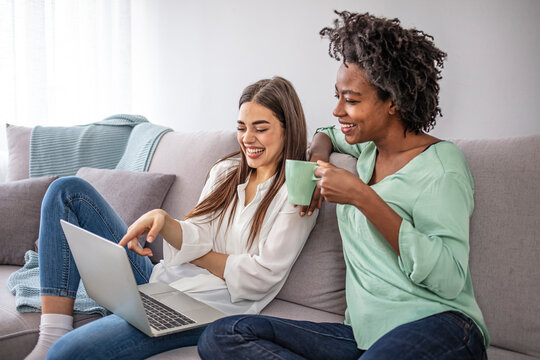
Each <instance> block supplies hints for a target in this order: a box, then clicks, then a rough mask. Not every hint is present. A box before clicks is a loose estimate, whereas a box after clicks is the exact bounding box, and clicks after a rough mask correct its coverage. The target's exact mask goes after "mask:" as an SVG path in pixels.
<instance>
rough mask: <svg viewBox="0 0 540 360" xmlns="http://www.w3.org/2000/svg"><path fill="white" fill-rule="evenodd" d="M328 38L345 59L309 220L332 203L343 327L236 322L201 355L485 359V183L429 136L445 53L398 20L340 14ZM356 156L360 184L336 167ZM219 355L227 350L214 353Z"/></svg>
mask: <svg viewBox="0 0 540 360" xmlns="http://www.w3.org/2000/svg"><path fill="white" fill-rule="evenodd" d="M337 14H338V15H339V18H338V19H337V20H336V21H335V23H334V27H326V28H324V29H322V30H321V32H320V34H321V36H323V37H327V38H329V39H330V47H329V53H330V56H331V57H333V58H335V59H336V60H342V65H341V66H340V68H339V71H338V74H337V81H336V87H335V91H336V98H337V105H336V108H335V110H334V116H336V117H337V118H338V121H339V124H340V129H336V128H335V127H333V126H332V127H326V128H321V129H318V130H317V133H316V135H315V136H314V138H313V142H312V145H311V147H310V153H311V161H317V163H318V165H319V167H318V168H317V169H316V170H315V175H316V176H318V177H320V178H321V180H320V181H319V182H318V187H317V190H316V191H315V193H314V195H313V199H312V202H311V205H310V206H305V207H302V208H301V210H300V211H301V214H302V215H304V214H305V213H306V212H307V215H310V214H311V213H312V212H313V211H314V209H315V208H317V207H320V203H321V201H322V199H323V198H324V199H326V200H327V201H330V202H335V203H337V204H338V206H337V216H338V220H339V227H340V233H341V237H342V239H343V251H344V257H345V263H346V265H347V271H346V298H347V311H346V313H345V322H344V324H332V323H313V322H307V321H293V320H286V319H278V318H272V317H264V316H244V315H242V316H236V317H231V318H226V319H223V320H220V321H218V322H216V323H214V324H212V325H211V326H210V327H209V328H207V330H206V331H205V333H204V334H203V336H202V337H201V338H200V340H199V352H200V354H201V356H202V358H203V359H231V358H235V359H239V358H249V359H263V358H264V359H303V358H308V359H358V358H361V359H362V360H365V359H377V360H381V359H438V360H440V359H485V358H486V352H485V349H486V347H487V345H488V344H489V336H488V332H487V329H486V326H485V323H484V319H483V316H482V312H481V311H480V308H479V307H478V305H477V303H476V300H475V298H474V293H473V289H472V283H471V276H470V272H469V267H468V256H469V218H470V216H471V214H472V211H473V207H474V201H473V190H474V184H473V180H472V177H471V174H470V171H469V167H468V165H467V162H466V160H465V158H464V156H463V154H462V153H461V151H460V150H459V149H458V148H457V147H456V146H455V145H454V144H452V143H451V142H449V141H443V140H440V139H437V138H435V137H433V136H431V135H428V134H427V132H428V131H429V130H431V129H432V128H433V127H434V125H435V120H436V117H437V116H438V115H441V111H440V108H439V105H438V104H439V99H438V93H439V85H438V80H440V78H441V75H440V72H441V69H442V67H443V61H444V59H445V57H446V54H445V53H444V52H442V51H441V50H439V49H438V48H437V47H436V46H435V45H434V43H433V38H432V37H431V36H429V35H427V34H425V33H424V32H422V31H419V30H415V29H404V28H402V27H401V25H400V22H399V20H398V19H392V20H389V19H385V18H377V17H375V16H372V15H370V14H367V13H366V14H354V13H350V12H347V11H344V12H337ZM332 151H337V152H342V153H347V154H350V155H353V156H355V157H356V158H358V163H357V170H358V176H356V175H354V174H352V173H350V172H348V171H346V170H344V169H340V168H337V167H335V166H333V165H331V164H329V163H328V159H329V155H330V153H331V152H332ZM218 348H219V350H217V349H218Z"/></svg>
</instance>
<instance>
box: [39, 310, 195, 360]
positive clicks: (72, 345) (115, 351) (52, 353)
mask: <svg viewBox="0 0 540 360" xmlns="http://www.w3.org/2000/svg"><path fill="white" fill-rule="evenodd" d="M203 330H204V327H200V328H196V329H190V330H186V331H183V332H179V333H175V334H170V335H165V336H159V337H150V336H147V335H145V334H144V333H142V332H140V331H139V330H137V329H136V328H134V327H133V326H131V325H130V324H128V323H127V322H126V321H125V320H124V319H122V318H120V317H118V316H116V315H109V316H106V317H104V318H101V319H98V320H96V321H93V322H91V323H89V324H86V325H84V326H81V327H79V328H77V329H75V330H73V331H71V332H69V333H67V334H66V335H64V336H63V337H62V338H60V340H58V341H57V342H55V343H54V345H53V346H52V347H51V349H50V350H49V352H48V353H47V359H55V360H57V359H65V360H82V359H89V360H90V359H91V360H102V359H103V360H106V359H107V360H109V359H126V360H127V359H129V360H135V359H146V358H148V357H150V356H152V355H154V354H158V353H160V352H164V351H168V350H172V349H176V348H180V347H184V346H194V345H197V340H198V339H199V336H200V335H201V333H202V332H203Z"/></svg>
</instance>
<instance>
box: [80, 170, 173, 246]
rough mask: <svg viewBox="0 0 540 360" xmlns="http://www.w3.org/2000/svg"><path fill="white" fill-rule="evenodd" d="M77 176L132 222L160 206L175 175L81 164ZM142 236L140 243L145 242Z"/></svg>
mask: <svg viewBox="0 0 540 360" xmlns="http://www.w3.org/2000/svg"><path fill="white" fill-rule="evenodd" d="M77 176H78V177H81V178H83V179H85V180H86V181H88V182H89V183H90V184H92V186H94V187H95V188H96V189H97V190H98V191H99V193H100V194H101V195H103V197H104V198H105V200H107V202H108V203H109V204H110V205H111V206H112V207H113V209H114V210H116V212H117V213H118V215H119V216H120V217H121V218H122V220H124V222H125V223H126V224H128V225H131V224H132V223H133V222H134V221H135V220H137V219H138V218H139V217H140V216H141V215H142V214H144V213H146V212H148V211H150V210H153V209H159V208H161V205H162V204H163V200H164V199H165V196H166V195H167V193H168V192H169V189H170V188H171V185H172V184H173V183H174V181H175V178H176V176H175V175H165V174H160V173H147V172H133V171H126V170H107V169H94V168H87V167H83V168H80V169H79V171H77ZM145 238H146V237H145V236H144V235H143V236H142V237H141V242H142V243H143V244H144V239H145Z"/></svg>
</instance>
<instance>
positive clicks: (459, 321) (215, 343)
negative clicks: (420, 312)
mask: <svg viewBox="0 0 540 360" xmlns="http://www.w3.org/2000/svg"><path fill="white" fill-rule="evenodd" d="M198 347H199V354H200V356H201V358H202V359H203V360H208V359H261V360H263V359H313V360H316V359H321V360H323V359H325V360H331V359H336V360H338V359H339V360H346V359H361V360H371V359H377V360H386V359H388V360H395V359H400V360H413V359H414V360H418V359H433V360H435V359H436V360H445V359H448V360H450V359H486V358H487V357H486V352H485V347H484V339H483V337H482V334H481V332H480V330H479V329H478V327H477V326H476V325H475V324H474V322H473V321H472V320H471V319H469V318H468V317H466V316H464V315H462V314H461V313H459V312H455V311H450V312H444V313H440V314H436V315H432V316H429V317H426V318H424V319H420V320H417V321H414V322H411V323H408V324H404V325H401V326H398V327H397V328H395V329H393V330H391V331H390V332H388V333H387V334H386V335H384V336H383V337H381V338H380V339H379V340H377V341H376V342H375V343H374V344H373V345H372V346H371V347H370V348H369V349H368V350H366V351H362V350H359V349H358V348H357V347H356V343H355V341H354V335H353V331H352V328H351V327H350V326H347V325H343V324H337V323H313V322H309V321H296V320H286V319H279V318H274V317H268V316H256V315H237V316H232V317H227V318H224V319H220V320H218V321H216V322H214V323H213V324H211V325H209V326H208V327H207V329H206V330H205V332H204V333H203V334H202V335H201V338H200V339H199V344H198ZM216 349H219V351H217V350H216Z"/></svg>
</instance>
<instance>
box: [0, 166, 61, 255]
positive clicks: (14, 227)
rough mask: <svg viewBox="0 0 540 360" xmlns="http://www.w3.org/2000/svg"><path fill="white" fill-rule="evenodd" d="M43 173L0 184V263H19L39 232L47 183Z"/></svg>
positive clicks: (48, 178) (47, 180)
mask: <svg viewBox="0 0 540 360" xmlns="http://www.w3.org/2000/svg"><path fill="white" fill-rule="evenodd" d="M56 178H57V177H54V176H47V177H41V178H34V179H24V180H18V181H11V182H8V183H4V184H0V219H1V221H0V240H1V243H2V246H0V264H11V265H23V264H24V254H25V253H26V251H27V250H31V249H33V248H34V241H35V240H36V239H37V238H38V234H39V219H40V214H41V201H42V200H43V195H45V192H46V191H47V188H48V187H49V185H50V183H51V182H52V181H53V180H54V179H56Z"/></svg>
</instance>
